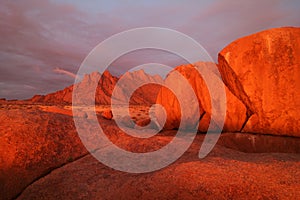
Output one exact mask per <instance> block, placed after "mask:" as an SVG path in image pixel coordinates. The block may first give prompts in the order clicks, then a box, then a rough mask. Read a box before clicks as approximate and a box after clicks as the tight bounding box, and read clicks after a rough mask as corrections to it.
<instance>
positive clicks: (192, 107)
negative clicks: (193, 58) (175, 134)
mask: <svg viewBox="0 0 300 200" xmlns="http://www.w3.org/2000/svg"><path fill="white" fill-rule="evenodd" d="M213 65H214V66H215V64H214V63H201V62H199V63H196V64H194V65H181V66H178V67H177V68H175V70H174V71H172V72H170V73H169V75H168V76H167V78H166V80H165V83H166V84H168V85H172V86H173V87H175V88H176V90H179V93H182V92H183V91H184V90H186V87H191V88H192V92H193V93H194V94H195V95H196V97H197V101H194V100H193V99H192V98H191V95H184V96H183V97H178V96H177V97H176V95H175V94H174V93H173V92H172V91H171V90H170V89H167V88H166V87H163V88H162V89H161V90H160V93H159V95H158V98H157V101H156V103H157V104H161V105H162V106H163V107H164V109H165V111H166V114H167V120H166V123H165V125H164V128H165V129H177V128H179V126H180V122H181V123H183V124H181V127H182V128H183V129H190V128H193V127H194V126H195V125H197V123H198V122H199V125H198V131H200V132H206V131H207V129H208V126H209V124H210V122H211V123H212V124H214V121H213V120H212V119H211V115H212V105H211V96H210V93H209V91H208V88H207V86H206V83H205V81H204V79H203V77H202V76H201V75H200V73H199V72H198V70H197V68H198V69H200V68H203V67H207V68H213ZM175 71H176V72H179V73H180V74H181V75H182V76H183V77H184V78H185V79H186V80H187V81H188V84H189V85H188V86H185V85H184V83H183V82H184V80H181V79H179V78H178V77H177V76H175V75H174V74H175ZM208 78H211V77H208ZM215 78H217V79H219V81H220V80H221V79H220V77H218V76H217V75H215ZM224 89H225V94H226V102H225V106H226V117H225V122H224V127H220V128H221V129H222V128H223V131H233V132H235V131H240V130H241V129H242V127H243V124H244V122H245V120H246V119H247V117H246V111H247V110H246V107H245V105H244V104H243V103H242V102H241V101H240V100H239V99H238V98H236V97H235V96H234V95H233V94H232V93H231V92H230V91H229V90H228V88H227V87H226V86H224ZM185 92H186V91H185ZM212 92H213V91H212ZM178 98H184V100H185V101H188V102H189V103H188V106H187V107H184V108H181V107H180V104H179V101H178ZM214 100H215V99H214ZM181 109H183V110H181ZM197 109H199V112H198V113H197V112H196V111H197ZM181 111H182V112H186V113H187V114H186V117H185V118H184V119H181V117H182V116H181ZM160 114H161V113H160V112H157V115H158V118H159V115H160ZM180 120H182V121H180Z"/></svg>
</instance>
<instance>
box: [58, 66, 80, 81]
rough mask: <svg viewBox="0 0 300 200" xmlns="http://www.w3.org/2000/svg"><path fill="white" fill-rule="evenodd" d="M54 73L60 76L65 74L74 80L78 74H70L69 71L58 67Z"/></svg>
mask: <svg viewBox="0 0 300 200" xmlns="http://www.w3.org/2000/svg"><path fill="white" fill-rule="evenodd" d="M53 71H54V72H57V73H60V74H65V75H67V76H69V77H71V78H74V79H75V78H76V77H77V76H76V74H74V73H72V72H69V71H67V70H64V69H60V68H58V67H56V68H55V69H54V70H53Z"/></svg>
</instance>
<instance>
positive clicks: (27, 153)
mask: <svg viewBox="0 0 300 200" xmlns="http://www.w3.org/2000/svg"><path fill="white" fill-rule="evenodd" d="M8 108H9V107H8ZM0 120H1V122H2V123H1V126H0V127H1V128H0V129H1V133H0V166H1V167H0V199H12V198H13V197H15V196H16V195H18V194H19V193H20V192H21V191H22V190H23V189H24V188H25V187H26V186H27V185H29V184H30V183H32V182H33V181H34V180H36V179H37V178H40V177H41V176H44V175H45V174H47V173H49V172H50V171H51V170H53V169H54V168H57V167H59V166H62V165H63V164H65V163H67V162H70V161H73V160H75V159H77V158H79V157H80V156H83V155H85V154H87V150H86V149H85V147H84V146H83V145H82V143H81V141H80V138H79V137H78V134H77V132H76V130H75V126H74V122H73V118H72V117H71V116H68V115H63V114H56V113H50V112H43V111H40V110H37V109H34V108H32V107H31V106H29V107H28V108H26V107H24V108H22V107H20V106H19V107H17V109H13V108H10V109H1V110H0Z"/></svg>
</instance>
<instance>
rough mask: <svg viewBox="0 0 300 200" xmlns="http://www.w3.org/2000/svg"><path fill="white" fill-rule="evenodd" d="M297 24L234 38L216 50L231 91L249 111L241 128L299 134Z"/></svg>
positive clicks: (299, 42) (299, 40)
mask: <svg viewBox="0 0 300 200" xmlns="http://www.w3.org/2000/svg"><path fill="white" fill-rule="evenodd" d="M299 55H300V28H276V29H271V30H267V31H263V32H260V33H256V34H253V35H250V36H247V37H244V38H241V39H238V40H236V41H235V42H233V43H231V44H230V45H228V46H227V47H225V48H224V49H223V50H222V51H221V52H220V54H219V70H220V72H221V74H222V78H223V80H224V82H225V84H226V85H227V86H228V88H229V89H230V91H231V92H232V93H233V94H234V95H235V96H236V97H237V98H238V99H240V100H241V101H242V102H243V104H244V105H245V106H246V107H247V109H248V113H250V114H251V116H250V118H249V120H248V121H247V123H246V124H245V127H244V129H243V131H245V132H255V133H267V134H276V135H290V136H300V135H299V133H300V113H299V110H300V56H299Z"/></svg>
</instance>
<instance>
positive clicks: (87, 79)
mask: <svg viewBox="0 0 300 200" xmlns="http://www.w3.org/2000/svg"><path fill="white" fill-rule="evenodd" d="M120 79H123V81H122V83H123V85H120V84H117V82H118V81H119V80H120ZM97 80H99V82H98V86H97V89H96V93H94V91H92V85H93V84H95V82H96V81H97ZM149 81H150V82H152V83H157V84H147V85H143V86H141V87H140V88H138V89H137V90H135V92H134V93H133V95H132V96H130V95H129V91H131V90H132V88H134V87H135V86H136V85H137V84H138V83H144V82H149ZM162 82H163V79H162V78H161V77H160V76H159V75H154V76H152V75H149V74H147V73H145V72H144V71H143V70H138V71H134V72H126V73H125V74H123V75H122V76H121V77H119V78H118V77H116V76H113V75H111V73H110V72H109V71H105V72H104V73H103V74H102V75H101V74H100V73H99V72H93V73H91V74H85V75H84V77H83V79H82V81H81V82H79V83H77V84H75V85H71V86H68V87H66V88H65V89H63V90H59V91H57V92H53V93H50V94H47V95H35V96H33V97H32V98H31V99H30V101H31V102H33V103H46V104H71V103H72V93H73V88H74V87H76V88H77V89H79V90H80V91H81V92H82V94H81V95H82V96H84V97H86V98H84V99H82V102H80V103H82V104H88V102H87V100H86V99H90V98H95V103H96V104H101V105H109V104H111V96H112V93H113V90H114V89H116V90H117V91H116V92H115V93H116V96H115V98H116V100H117V101H118V102H120V103H125V102H127V101H130V103H131V104H136V105H151V104H153V103H155V101H156V97H157V94H158V92H159V90H160V88H161V86H159V85H158V84H160V83H162ZM116 86H118V87H116Z"/></svg>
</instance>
